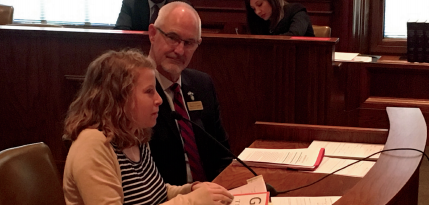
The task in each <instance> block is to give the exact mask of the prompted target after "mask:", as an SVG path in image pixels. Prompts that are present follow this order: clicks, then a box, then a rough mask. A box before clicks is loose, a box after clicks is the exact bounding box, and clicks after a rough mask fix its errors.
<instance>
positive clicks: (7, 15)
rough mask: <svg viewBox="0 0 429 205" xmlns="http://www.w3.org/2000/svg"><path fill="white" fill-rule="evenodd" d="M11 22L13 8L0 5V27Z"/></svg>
mask: <svg viewBox="0 0 429 205" xmlns="http://www.w3.org/2000/svg"><path fill="white" fill-rule="evenodd" d="M12 22H13V6H8V5H3V4H0V25H6V24H11V23H12Z"/></svg>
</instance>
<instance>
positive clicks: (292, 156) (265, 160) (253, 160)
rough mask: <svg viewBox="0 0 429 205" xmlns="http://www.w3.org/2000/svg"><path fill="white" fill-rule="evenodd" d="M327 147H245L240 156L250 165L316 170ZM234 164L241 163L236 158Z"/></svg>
mask: <svg viewBox="0 0 429 205" xmlns="http://www.w3.org/2000/svg"><path fill="white" fill-rule="evenodd" d="M324 152H325V149H324V148H317V149H260V148H245V149H244V151H243V152H241V154H240V155H239V156H238V158H239V159H241V160H242V161H243V162H245V163H246V164H247V165H249V166H254V167H267V168H290V169H298V170H314V169H316V168H317V167H318V166H319V164H320V162H321V161H322V159H323V156H324ZM233 164H234V165H240V163H239V162H237V161H236V160H234V162H233Z"/></svg>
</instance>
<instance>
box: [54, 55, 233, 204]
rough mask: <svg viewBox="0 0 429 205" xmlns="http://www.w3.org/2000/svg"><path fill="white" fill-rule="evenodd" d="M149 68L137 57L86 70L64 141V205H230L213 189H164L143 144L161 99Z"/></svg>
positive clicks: (100, 61) (107, 60)
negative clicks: (69, 142) (67, 142)
mask: <svg viewBox="0 0 429 205" xmlns="http://www.w3.org/2000/svg"><path fill="white" fill-rule="evenodd" d="M155 87H156V80H155V65H154V63H153V61H152V60H150V59H149V58H147V57H145V56H144V55H142V54H141V53H140V52H139V51H136V50H123V51H119V52H116V51H108V52H106V53H104V54H103V55H101V56H100V57H98V58H97V59H95V60H94V61H93V62H92V63H91V64H90V65H89V67H88V70H87V73H86V76H85V80H84V82H83V85H82V88H81V90H80V91H79V93H78V96H77V98H76V99H75V100H74V101H73V103H71V105H70V107H69V110H68V114H67V117H66V120H65V128H64V129H65V135H66V136H68V138H70V139H71V140H72V141H73V143H72V145H71V147H70V150H69V153H68V155H67V160H66V164H65V168H64V178H63V191H64V197H65V201H66V203H67V204H74V205H76V204H86V205H103V204H118V205H119V204H160V203H164V204H172V205H173V204H179V205H180V204H201V205H205V204H229V203H230V202H231V201H232V198H233V197H232V196H231V194H229V193H228V191H227V190H226V189H225V188H223V187H221V186H219V185H217V184H214V183H209V182H202V183H198V182H196V183H193V184H185V185H182V186H172V185H169V184H165V183H164V180H163V179H162V177H161V175H160V174H159V172H158V170H157V168H156V166H155V164H154V162H153V159H152V157H151V150H150V147H149V145H148V141H149V140H150V137H151V127H153V126H154V125H155V124H156V118H157V116H158V111H159V106H160V105H161V103H162V99H161V97H160V96H159V95H158V93H157V91H156V88H155Z"/></svg>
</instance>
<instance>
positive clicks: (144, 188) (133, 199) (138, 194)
mask: <svg viewBox="0 0 429 205" xmlns="http://www.w3.org/2000/svg"><path fill="white" fill-rule="evenodd" d="M113 147H114V150H115V153H116V156H117V158H118V162H119V167H120V169H121V176H122V189H123V191H124V202H125V203H124V204H145V205H146V204H160V203H162V202H165V201H166V200H167V188H166V186H165V183H164V180H163V179H162V177H161V175H160V174H159V172H158V169H157V168H156V166H155V163H154V162H153V159H152V155H151V153H150V149H149V147H148V144H143V145H140V153H141V155H140V156H141V157H140V161H139V162H134V161H132V160H130V159H128V158H127V157H126V156H125V154H124V153H123V152H122V151H121V150H119V149H117V148H116V147H115V146H114V145H113Z"/></svg>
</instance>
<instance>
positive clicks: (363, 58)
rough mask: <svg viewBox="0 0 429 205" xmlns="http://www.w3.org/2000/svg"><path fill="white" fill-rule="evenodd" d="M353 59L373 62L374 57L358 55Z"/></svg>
mask: <svg viewBox="0 0 429 205" xmlns="http://www.w3.org/2000/svg"><path fill="white" fill-rule="evenodd" d="M353 61H356V62H372V57H370V56H356V57H354V58H353Z"/></svg>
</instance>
